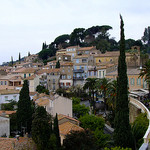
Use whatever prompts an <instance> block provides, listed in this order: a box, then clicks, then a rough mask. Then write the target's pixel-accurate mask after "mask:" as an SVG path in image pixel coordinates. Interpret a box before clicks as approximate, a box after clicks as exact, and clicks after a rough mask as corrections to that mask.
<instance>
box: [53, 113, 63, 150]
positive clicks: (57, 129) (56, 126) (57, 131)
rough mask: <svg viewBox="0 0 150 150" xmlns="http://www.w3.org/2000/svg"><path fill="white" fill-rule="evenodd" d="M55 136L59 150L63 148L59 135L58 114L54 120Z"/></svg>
mask: <svg viewBox="0 0 150 150" xmlns="http://www.w3.org/2000/svg"><path fill="white" fill-rule="evenodd" d="M53 132H54V134H55V136H56V145H57V148H58V149H59V148H60V147H61V143H60V135H59V126H58V117H57V113H56V116H55V118H54V131H53Z"/></svg>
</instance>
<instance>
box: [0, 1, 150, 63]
mask: <svg viewBox="0 0 150 150" xmlns="http://www.w3.org/2000/svg"><path fill="white" fill-rule="evenodd" d="M119 14H121V15H122V16H123V20H124V24H125V27H124V28H125V38H126V39H129V38H132V39H135V40H138V39H141V37H142V36H143V32H144V29H145V28H146V27H148V26H150V1H149V0H142V1H140V0H0V64H2V62H7V61H10V60H11V56H13V60H16V59H18V57H19V52H20V53H21V57H24V56H27V55H28V52H29V51H30V53H31V54H35V53H38V52H39V51H40V50H41V47H42V43H43V42H45V41H46V43H47V44H50V43H51V42H52V41H54V39H55V38H56V37H57V36H59V35H62V34H70V33H71V32H72V31H73V29H74V28H86V29H87V28H89V27H92V26H96V25H100V26H101V25H110V26H112V28H113V30H110V32H109V33H110V34H111V36H110V37H115V38H116V40H117V41H118V40H119V38H120V18H119Z"/></svg>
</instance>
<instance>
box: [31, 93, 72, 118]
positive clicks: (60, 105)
mask: <svg viewBox="0 0 150 150" xmlns="http://www.w3.org/2000/svg"><path fill="white" fill-rule="evenodd" d="M33 100H34V101H35V103H36V104H37V105H39V106H43V107H44V108H45V109H46V111H47V112H48V113H50V114H51V115H52V116H55V115H56V113H57V114H63V115H66V116H69V117H72V100H71V99H68V98H66V97H63V96H59V95H57V94H55V95H50V96H49V95H45V94H40V95H37V96H35V97H34V98H33Z"/></svg>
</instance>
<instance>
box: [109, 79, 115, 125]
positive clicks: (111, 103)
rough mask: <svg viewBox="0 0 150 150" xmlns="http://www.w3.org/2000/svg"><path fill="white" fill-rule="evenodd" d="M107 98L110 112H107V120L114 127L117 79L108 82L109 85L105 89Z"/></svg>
mask: <svg viewBox="0 0 150 150" xmlns="http://www.w3.org/2000/svg"><path fill="white" fill-rule="evenodd" d="M107 94H108V98H107V105H108V106H109V108H110V110H111V113H109V114H108V118H107V119H108V120H109V122H110V123H111V126H112V127H114V119H115V109H116V98H117V80H113V81H112V82H110V86H109V88H108V90H107Z"/></svg>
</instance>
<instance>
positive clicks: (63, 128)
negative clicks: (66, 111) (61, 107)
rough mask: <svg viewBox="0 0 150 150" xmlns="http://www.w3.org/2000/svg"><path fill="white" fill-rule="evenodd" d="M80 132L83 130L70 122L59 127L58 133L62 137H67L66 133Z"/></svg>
mask: <svg viewBox="0 0 150 150" xmlns="http://www.w3.org/2000/svg"><path fill="white" fill-rule="evenodd" d="M81 130H84V129H83V128H81V127H79V126H77V125H75V124H73V123H71V122H65V123H63V124H61V125H59V132H60V134H63V135H67V134H68V133H70V131H81Z"/></svg>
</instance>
